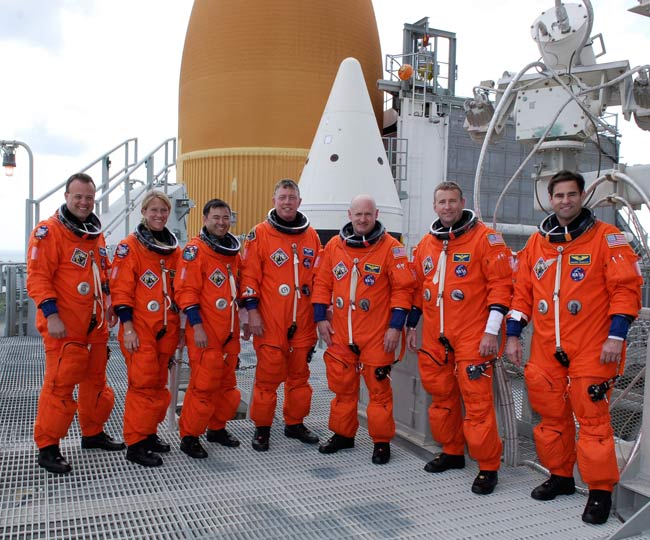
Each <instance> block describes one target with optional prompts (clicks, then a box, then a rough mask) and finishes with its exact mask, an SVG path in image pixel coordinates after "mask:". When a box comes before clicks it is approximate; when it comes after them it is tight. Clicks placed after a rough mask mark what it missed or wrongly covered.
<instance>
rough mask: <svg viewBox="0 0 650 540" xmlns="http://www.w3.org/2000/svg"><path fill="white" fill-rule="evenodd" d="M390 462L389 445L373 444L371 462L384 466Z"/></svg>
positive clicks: (385, 443)
mask: <svg viewBox="0 0 650 540" xmlns="http://www.w3.org/2000/svg"><path fill="white" fill-rule="evenodd" d="M389 461H390V443H387V442H378V443H375V449H374V450H373V452H372V462H373V463H374V464H375V465H385V464H386V463H388V462H389Z"/></svg>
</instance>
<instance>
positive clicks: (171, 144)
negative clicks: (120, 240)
mask: <svg viewBox="0 0 650 540" xmlns="http://www.w3.org/2000/svg"><path fill="white" fill-rule="evenodd" d="M160 160H162V165H160V166H158V168H156V166H157V164H158V163H160ZM175 167H176V139H175V138H173V137H172V138H169V139H166V140H165V141H163V142H162V143H160V144H159V145H158V146H157V147H156V148H154V149H153V150H152V151H151V152H149V153H148V154H147V155H146V156H144V157H143V158H142V159H141V160H140V161H138V162H137V163H135V164H134V165H133V166H132V167H130V168H129V169H128V170H127V171H125V172H124V174H123V175H122V176H121V177H119V178H116V179H115V181H114V182H113V183H112V185H111V186H110V188H109V189H108V190H107V191H105V192H103V193H102V194H101V196H100V197H98V198H97V199H96V204H99V203H102V202H103V201H104V199H106V200H108V197H109V196H110V194H111V193H112V192H114V191H115V190H116V189H119V188H120V187H122V188H123V191H124V194H123V197H124V206H123V207H122V208H121V209H120V210H119V211H117V212H116V213H115V215H112V216H111V219H110V221H108V222H107V223H103V222H102V225H103V227H104V233H105V234H106V236H110V234H111V233H112V232H113V231H114V230H115V229H116V228H117V227H119V226H120V225H122V224H123V223H125V226H126V229H127V230H128V229H130V216H131V213H132V212H133V210H134V209H135V207H136V206H137V204H138V202H139V201H140V200H141V199H142V197H143V196H144V194H145V192H146V191H148V190H150V189H152V188H154V187H159V188H161V189H162V190H163V191H164V192H165V193H167V189H168V186H169V177H170V173H171V171H172V170H173V169H174V168H175ZM138 172H140V173H141V172H144V175H145V180H138V179H135V178H134V176H135V175H136V174H137V173H138ZM136 183H141V184H142V185H143V186H144V187H145V189H144V190H140V192H139V193H138V194H137V195H135V196H132V189H133V186H134V185H135V184H136Z"/></svg>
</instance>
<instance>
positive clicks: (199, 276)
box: [176, 227, 241, 438]
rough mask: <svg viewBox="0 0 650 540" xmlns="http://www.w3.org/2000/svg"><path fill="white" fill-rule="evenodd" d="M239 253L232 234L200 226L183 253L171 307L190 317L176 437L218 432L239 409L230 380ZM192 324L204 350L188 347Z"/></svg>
mask: <svg viewBox="0 0 650 540" xmlns="http://www.w3.org/2000/svg"><path fill="white" fill-rule="evenodd" d="M239 248H240V243H239V240H237V238H236V237H235V236H233V235H232V234H230V233H227V234H226V235H225V236H224V238H217V237H216V236H213V235H210V234H209V233H208V232H207V231H206V230H205V227H204V228H203V230H202V231H201V233H200V234H199V236H197V237H196V238H194V239H193V240H192V241H191V242H189V243H188V244H187V245H186V246H185V249H184V250H183V261H182V263H181V267H180V274H179V278H178V279H177V280H176V283H177V286H176V302H177V303H178V305H179V307H180V308H181V309H182V310H183V311H184V312H185V313H186V314H188V313H189V312H193V313H194V315H192V317H191V318H190V317H188V324H187V331H186V344H187V350H188V353H189V357H190V368H191V372H190V382H189V386H188V389H187V392H186V394H185V399H184V400H183V410H182V411H181V418H180V422H179V427H180V434H181V438H183V437H185V436H186V435H190V436H194V437H198V436H199V435H201V434H203V432H204V431H205V428H206V427H207V428H208V429H211V430H220V429H223V428H224V427H226V422H227V421H228V420H232V418H233V417H234V416H235V412H237V407H238V406H239V401H240V398H241V395H240V392H239V390H238V389H237V378H236V376H235V369H236V368H237V355H238V354H239V350H240V345H239V316H238V312H237V283H236V279H237V278H238V276H239V264H240V256H239ZM194 310H196V311H194ZM196 317H198V319H197V318H196ZM193 321H194V324H196V323H198V322H200V323H202V325H203V329H204V330H205V333H206V335H207V337H208V346H207V347H206V348H202V349H200V348H198V347H197V346H196V344H195V342H194V327H193V325H192V322H193Z"/></svg>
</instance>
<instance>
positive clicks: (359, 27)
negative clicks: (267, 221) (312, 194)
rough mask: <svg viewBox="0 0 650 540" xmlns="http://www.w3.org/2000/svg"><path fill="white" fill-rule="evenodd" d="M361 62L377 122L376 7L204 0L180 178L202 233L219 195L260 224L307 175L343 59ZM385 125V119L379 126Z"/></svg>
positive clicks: (189, 51)
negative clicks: (278, 190) (279, 188)
mask: <svg viewBox="0 0 650 540" xmlns="http://www.w3.org/2000/svg"><path fill="white" fill-rule="evenodd" d="M349 56H352V57H355V58H357V59H358V60H359V62H360V63H361V66H362V68H363V73H364V78H365V81H366V85H367V87H368V91H369V93H370V97H371V100H372V103H373V108H374V110H375V115H376V117H377V119H378V120H379V119H381V117H382V109H383V103H382V93H381V92H380V91H379V90H378V89H377V84H376V82H377V79H380V78H382V74H383V70H382V58H381V49H380V45H379V34H378V31H377V23H376V21H375V14H374V11H373V8H372V2H371V0H195V2H194V6H193V8H192V14H191V16H190V21H189V25H188V29H187V35H186V37H185V47H184V50H183V61H182V66H181V74H180V88H179V115H178V116H179V126H178V149H179V150H178V153H179V156H178V178H179V181H180V182H183V183H185V184H186V185H187V188H188V191H189V195H190V197H191V198H192V199H194V201H196V204H197V208H196V209H194V210H192V212H191V213H190V218H189V229H190V230H189V233H190V234H191V235H193V234H196V233H197V232H198V230H199V229H200V226H201V223H202V220H201V209H202V207H203V204H204V203H205V202H206V201H207V200H208V199H211V198H213V197H218V198H221V199H224V200H225V201H227V202H228V203H229V204H230V205H231V207H232V208H233V210H234V211H236V212H237V224H236V226H234V227H233V233H235V234H242V233H246V232H248V230H249V229H250V228H251V227H252V226H253V225H254V224H255V223H257V222H259V221H261V220H262V219H263V218H264V217H265V215H266V212H267V211H268V209H269V208H270V207H271V206H272V201H271V198H272V190H273V186H274V185H275V183H276V182H277V181H278V180H280V179H281V178H292V179H295V180H296V181H297V180H298V178H299V177H300V173H301V171H302V168H303V165H304V163H305V159H306V157H307V154H308V152H309V148H310V146H311V143H312V141H313V137H314V134H315V132H316V128H317V127H318V123H319V121H320V118H321V115H322V113H323V109H324V107H325V103H326V102H327V97H328V95H329V92H330V89H331V87H332V83H333V81H334V78H335V76H336V72H337V69H338V67H339V64H340V63H341V61H342V60H343V59H344V58H346V57H349ZM378 124H379V125H381V122H378Z"/></svg>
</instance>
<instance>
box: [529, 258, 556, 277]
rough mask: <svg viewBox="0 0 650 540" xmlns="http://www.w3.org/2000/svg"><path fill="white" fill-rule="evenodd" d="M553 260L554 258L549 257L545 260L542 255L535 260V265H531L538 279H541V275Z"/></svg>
mask: <svg viewBox="0 0 650 540" xmlns="http://www.w3.org/2000/svg"><path fill="white" fill-rule="evenodd" d="M554 262H555V259H549V260H548V261H545V260H544V259H543V258H542V257H540V258H539V259H538V260H537V262H536V263H535V266H533V272H535V276H537V279H538V280H539V279H542V276H543V275H544V274H545V273H546V271H547V270H548V269H549V267H550V266H551V265H552V264H553V263H554Z"/></svg>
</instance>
